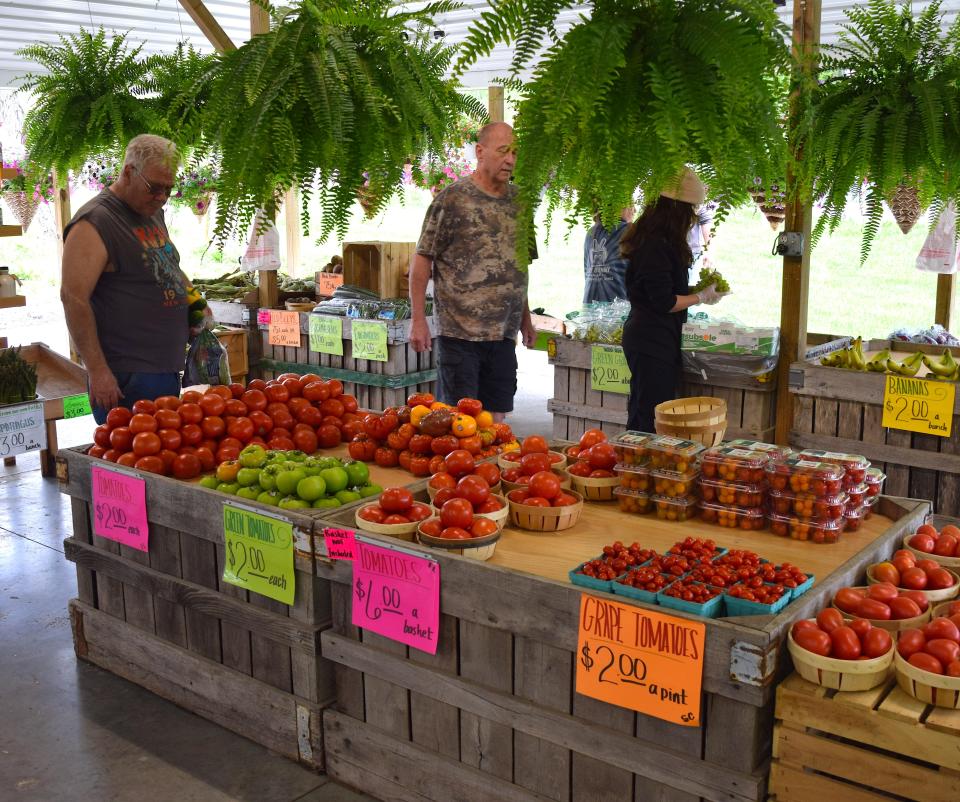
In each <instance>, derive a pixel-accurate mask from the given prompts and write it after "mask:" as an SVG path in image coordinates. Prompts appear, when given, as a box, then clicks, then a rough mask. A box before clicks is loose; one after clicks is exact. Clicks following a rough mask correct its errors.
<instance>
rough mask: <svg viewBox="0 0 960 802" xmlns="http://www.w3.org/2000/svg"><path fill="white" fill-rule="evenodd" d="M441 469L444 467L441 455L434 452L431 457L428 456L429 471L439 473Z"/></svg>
mask: <svg viewBox="0 0 960 802" xmlns="http://www.w3.org/2000/svg"><path fill="white" fill-rule="evenodd" d="M443 469H444V464H443V457H441V456H440V455H439V454H434V455H433V456H432V457H430V473H431V474H434V473H439V472H440V471H442V470H443Z"/></svg>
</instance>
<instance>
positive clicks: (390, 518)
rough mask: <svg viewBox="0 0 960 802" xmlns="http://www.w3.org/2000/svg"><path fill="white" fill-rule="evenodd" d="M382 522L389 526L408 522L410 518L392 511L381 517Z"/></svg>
mask: <svg viewBox="0 0 960 802" xmlns="http://www.w3.org/2000/svg"><path fill="white" fill-rule="evenodd" d="M383 523H384V525H386V526H391V525H393V524H408V523H410V519H409V518H408V517H407V516H406V515H400V514H399V513H396V512H393V513H390V515H387V516H386V517H385V518H384V519H383Z"/></svg>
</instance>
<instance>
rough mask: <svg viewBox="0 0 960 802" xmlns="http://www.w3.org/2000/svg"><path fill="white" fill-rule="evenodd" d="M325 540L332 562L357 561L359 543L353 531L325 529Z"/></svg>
mask: <svg viewBox="0 0 960 802" xmlns="http://www.w3.org/2000/svg"><path fill="white" fill-rule="evenodd" d="M323 539H324V541H325V542H326V544H327V556H328V557H329V558H330V559H331V560H355V559H356V557H357V541H356V534H355V533H354V531H353V530H352V529H324V530H323Z"/></svg>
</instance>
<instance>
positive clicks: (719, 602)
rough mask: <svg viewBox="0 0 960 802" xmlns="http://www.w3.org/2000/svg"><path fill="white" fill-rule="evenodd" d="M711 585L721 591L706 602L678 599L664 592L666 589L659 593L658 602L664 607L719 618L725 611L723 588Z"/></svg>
mask: <svg viewBox="0 0 960 802" xmlns="http://www.w3.org/2000/svg"><path fill="white" fill-rule="evenodd" d="M674 584H675V583H674ZM698 584H699V583H698ZM709 587H711V588H712V589H714V590H717V591H719V592H718V593H717V595H716V596H714V597H713V598H712V599H709V600H708V601H706V602H704V603H703V604H697V603H695V602H691V601H684V600H683V599H678V598H677V597H676V596H668V595H667V594H666V593H665V592H664V590H666V589H664V590H661V591H660V592H659V593H658V594H657V604H659V605H661V606H662V607H669V608H670V609H672V610H682V611H683V612H685V613H693V614H694V615H702V616H703V617H704V618H717V617H718V616H719V615H720V614H721V612H722V611H723V592H722V591H723V589H722V588H713V586H712V585H711V586H709Z"/></svg>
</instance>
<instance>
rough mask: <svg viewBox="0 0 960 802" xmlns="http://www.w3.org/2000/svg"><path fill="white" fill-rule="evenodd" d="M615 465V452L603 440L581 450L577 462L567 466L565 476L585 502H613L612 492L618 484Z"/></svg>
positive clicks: (618, 478)
mask: <svg viewBox="0 0 960 802" xmlns="http://www.w3.org/2000/svg"><path fill="white" fill-rule="evenodd" d="M616 464H617V454H616V451H615V450H614V448H613V446H612V445H610V443H608V442H606V441H605V440H604V441H600V442H597V443H595V444H594V445H592V446H588V447H586V448H581V449H580V451H579V456H578V459H577V461H576V462H574V463H573V464H572V465H568V466H567V468H566V475H567V476H568V477H569V478H570V485H571V487H572V488H573V489H574V490H576V491H577V492H578V493H579V494H580V495H581V496H583V497H584V499H586V500H587V501H613V500H614V498H615V496H614V493H613V491H614V489H615V488H616V487H617V486H619V484H620V477H619V476H618V475H617V473H616V472H615V470H614V469H615V466H616Z"/></svg>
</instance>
